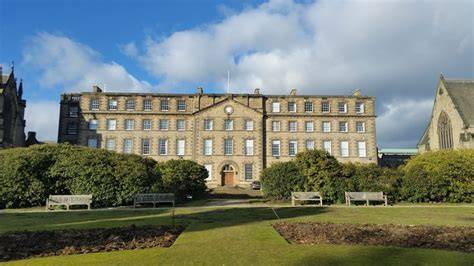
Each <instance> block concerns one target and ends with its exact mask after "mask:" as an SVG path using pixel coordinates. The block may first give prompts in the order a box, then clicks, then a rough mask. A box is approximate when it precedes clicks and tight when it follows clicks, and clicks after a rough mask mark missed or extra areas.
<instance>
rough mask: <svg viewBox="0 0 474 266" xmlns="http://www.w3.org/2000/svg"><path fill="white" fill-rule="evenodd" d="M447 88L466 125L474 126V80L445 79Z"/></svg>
mask: <svg viewBox="0 0 474 266" xmlns="http://www.w3.org/2000/svg"><path fill="white" fill-rule="evenodd" d="M444 84H445V87H446V90H447V91H448V94H449V96H450V97H451V99H452V101H453V103H454V106H455V107H456V109H457V111H458V112H459V115H460V116H461V118H462V120H463V122H464V123H465V124H466V126H474V80H449V79H447V80H445V81H444Z"/></svg>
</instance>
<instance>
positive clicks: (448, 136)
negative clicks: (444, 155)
mask: <svg viewBox="0 0 474 266" xmlns="http://www.w3.org/2000/svg"><path fill="white" fill-rule="evenodd" d="M438 138H439V148H440V149H441V150H445V149H452V148H453V130H452V127H451V120H450V119H449V117H448V115H447V114H446V113H445V112H441V114H440V115H439V119H438Z"/></svg>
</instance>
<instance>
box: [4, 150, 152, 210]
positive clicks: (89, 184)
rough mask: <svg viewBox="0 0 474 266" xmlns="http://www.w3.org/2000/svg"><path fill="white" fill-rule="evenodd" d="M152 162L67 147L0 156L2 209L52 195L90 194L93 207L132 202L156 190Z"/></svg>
mask: <svg viewBox="0 0 474 266" xmlns="http://www.w3.org/2000/svg"><path fill="white" fill-rule="evenodd" d="M155 164H156V162H155V161H153V160H151V159H144V158H141V157H139V156H136V155H123V154H117V153H114V152H108V151H105V150H100V149H90V148H87V147H80V146H71V145H67V144H58V145H37V146H32V147H30V148H20V149H9V150H3V151H1V152H0V186H1V188H0V208H18V207H29V206H38V205H41V204H44V203H45V200H46V198H47V197H48V196H49V195H50V194H56V195H57V194H92V195H93V205H94V206H96V207H104V206H120V205H123V204H126V203H130V202H132V200H133V196H134V195H135V194H136V193H140V192H142V193H143V192H151V191H159V190H160V189H161V181H160V176H159V173H158V172H156V171H155V169H154V168H155Z"/></svg>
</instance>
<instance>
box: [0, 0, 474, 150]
mask: <svg viewBox="0 0 474 266" xmlns="http://www.w3.org/2000/svg"><path fill="white" fill-rule="evenodd" d="M473 5H474V4H473V2H472V1H469V0H454V1H427V0H418V1H400V2H397V1H327V0H326V1H324V0H322V1H291V0H273V1H234V0H230V1H210V0H209V1H204V0H198V1H190V0H188V1H151V0H147V1H144V0H138V1H131V0H128V1H103V0H100V1H92V0H87V1H86V0H80V1H50V0H36V1H33V0H19V1H10V0H0V36H2V37H1V39H0V64H2V65H3V67H4V68H3V69H4V72H6V71H8V70H9V69H10V62H11V61H12V60H14V61H15V74H16V76H17V77H18V78H23V80H24V87H25V98H26V99H27V105H28V107H27V113H26V119H27V130H36V131H37V132H38V137H39V138H40V139H44V140H54V139H55V138H56V134H57V116H58V108H59V104H58V102H59V95H60V94H61V93H62V92H76V91H89V90H90V89H91V87H92V85H95V84H99V85H101V86H105V87H106V88H107V90H109V91H155V92H194V91H195V88H196V87H198V86H202V87H204V90H205V91H206V92H209V91H213V92H214V91H222V88H225V86H226V77H227V69H229V70H230V71H231V73H232V74H231V76H232V78H231V90H232V91H233V92H252V91H253V88H255V87H260V88H261V89H262V92H263V93H267V94H271V93H289V91H290V89H291V88H297V89H298V92H299V93H300V94H351V93H352V91H353V90H354V89H355V88H360V89H362V92H363V93H364V94H367V95H371V96H375V97H377V110H376V111H377V115H378V118H377V140H378V145H379V147H381V148H388V147H408V148H413V147H415V145H416V142H417V141H418V139H419V137H420V136H421V134H422V131H423V129H424V127H425V126H426V123H427V121H428V119H429V116H430V112H431V108H432V104H433V98H434V90H435V88H436V84H437V80H438V77H439V74H440V73H443V74H444V75H445V77H447V78H465V79H474V51H473V49H474V48H473V32H474V29H473V27H474V26H473V25H474V22H473V20H472V18H473V17H474V16H473V10H474V6H473Z"/></svg>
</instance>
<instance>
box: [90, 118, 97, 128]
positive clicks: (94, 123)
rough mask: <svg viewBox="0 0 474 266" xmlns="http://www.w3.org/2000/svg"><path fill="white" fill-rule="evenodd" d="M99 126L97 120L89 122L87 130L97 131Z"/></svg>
mask: <svg viewBox="0 0 474 266" xmlns="http://www.w3.org/2000/svg"><path fill="white" fill-rule="evenodd" d="M98 125H99V121H98V120H97V119H91V120H89V130H97V127H98Z"/></svg>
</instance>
